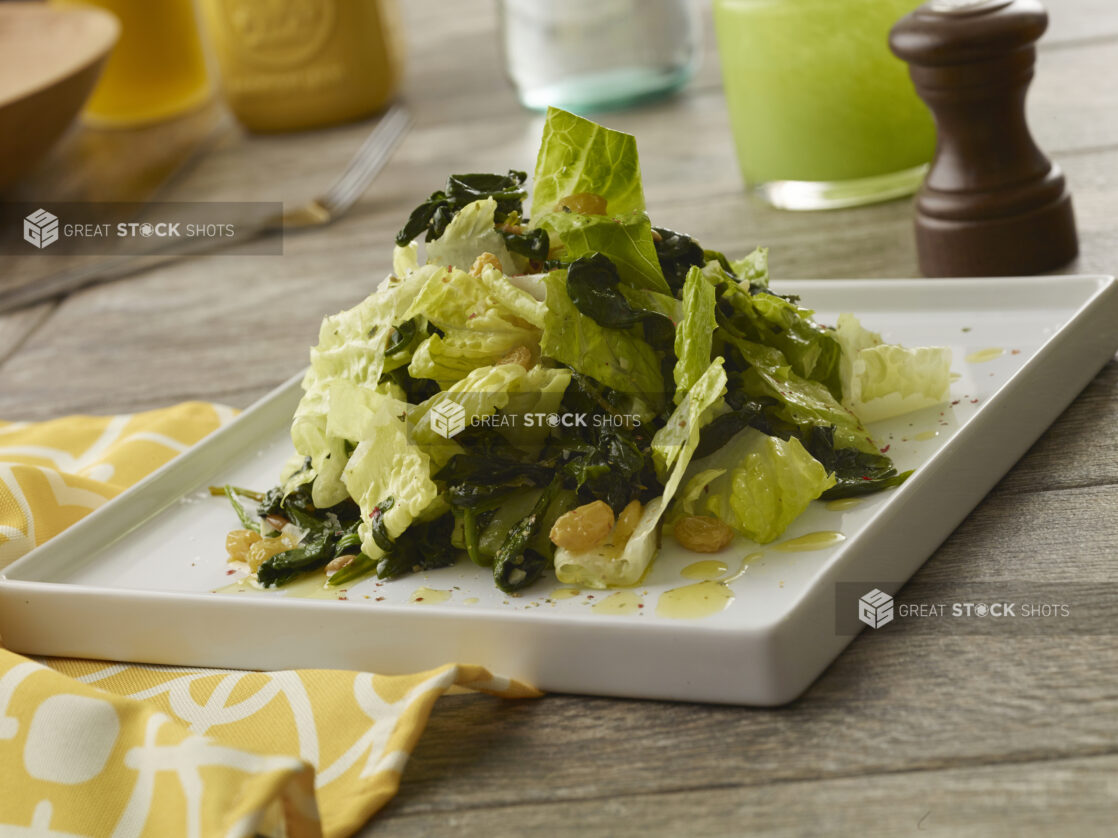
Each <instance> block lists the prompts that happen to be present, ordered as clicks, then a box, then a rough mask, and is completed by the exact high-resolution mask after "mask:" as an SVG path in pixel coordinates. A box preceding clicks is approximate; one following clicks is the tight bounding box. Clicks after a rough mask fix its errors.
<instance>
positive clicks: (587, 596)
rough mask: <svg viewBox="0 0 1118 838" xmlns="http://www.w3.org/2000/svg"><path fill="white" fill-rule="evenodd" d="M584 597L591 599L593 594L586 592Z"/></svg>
mask: <svg viewBox="0 0 1118 838" xmlns="http://www.w3.org/2000/svg"><path fill="white" fill-rule="evenodd" d="M586 598H587V599H593V598H594V595H593V594H587V595H586Z"/></svg>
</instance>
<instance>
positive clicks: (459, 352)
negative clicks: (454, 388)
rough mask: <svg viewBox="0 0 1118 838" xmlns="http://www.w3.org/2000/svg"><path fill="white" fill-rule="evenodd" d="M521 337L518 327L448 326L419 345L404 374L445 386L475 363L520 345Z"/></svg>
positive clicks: (483, 363)
mask: <svg viewBox="0 0 1118 838" xmlns="http://www.w3.org/2000/svg"><path fill="white" fill-rule="evenodd" d="M524 340H525V339H524V336H523V334H522V333H521V332H520V331H519V330H503V331H499V332H478V331H473V330H470V329H448V330H447V331H446V332H445V333H444V334H442V335H439V334H433V335H431V336H430V337H428V338H426V339H425V340H424V341H423V342H422V343H421V344H420V345H419V347H418V348H417V349H416V350H415V354H414V355H413V356H412V359H411V363H410V364H408V374H409V375H411V377H412V378H433V379H434V380H435V381H437V382H438V383H439V385H440V386H445V387H449V386H450V385H451V384H453V383H454V382H455V381H459V380H461V379H463V378H465V377H466V376H467V375H469V374H470V373H471V372H472V371H473V370H475V369H477V368H478V367H488V366H492V365H493V364H495V363H497V361H499V360H500V359H501V358H502V357H503V356H505V355H507V354H508V353H509V352H511V351H512V350H514V349H516V348H517V347H518V346H524V345H525V343H524Z"/></svg>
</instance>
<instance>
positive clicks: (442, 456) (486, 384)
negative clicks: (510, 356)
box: [410, 364, 570, 471]
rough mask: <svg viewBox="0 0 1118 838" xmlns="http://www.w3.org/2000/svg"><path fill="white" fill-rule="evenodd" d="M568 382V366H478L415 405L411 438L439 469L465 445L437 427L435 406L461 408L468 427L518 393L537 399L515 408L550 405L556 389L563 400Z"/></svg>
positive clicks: (509, 400) (520, 403)
mask: <svg viewBox="0 0 1118 838" xmlns="http://www.w3.org/2000/svg"><path fill="white" fill-rule="evenodd" d="M569 381H570V370H565V369H555V368H548V367H541V366H538V365H537V366H534V367H532V369H530V370H526V369H524V367H522V366H520V364H500V365H498V366H491V367H479V368H478V369H475V370H473V371H472V372H471V373H470V374H469V375H467V376H466V377H465V378H463V379H462V380H461V381H458V382H455V383H454V384H453V385H452V386H450V387H448V388H447V389H446V390H443V391H442V392H440V393H436V394H435V395H434V396H432V397H431V398H429V399H427V400H426V401H425V402H423V404H421V405H418V406H417V407H416V408H414V410H413V412H412V415H411V417H410V418H411V421H412V422H413V423H414V427H413V430H412V441H413V442H414V443H415V444H417V445H419V446H420V447H422V448H423V450H424V451H426V452H427V453H428V454H429V455H430V457H431V461H432V464H433V468H434V470H435V471H438V469H439V468H441V467H442V466H444V465H446V463H447V462H448V461H449V460H450V458H451V457H453V456H454V455H455V454H459V453H462V447H461V446H460V445H458V443H456V442H455V441H454V439H453V436H454V435H453V434H452V435H451V437H450V438H448V437H446V436H445V435H443V434H441V433H439V431H437V430H436V429H435V422H434V420H435V418H436V417H437V416H438V412H434V411H436V409H438V410H439V411H440V412H441V411H442V410H444V409H445V408H446V406H447V405H448V404H449V405H453V406H456V407H458V408H461V420H462V424H463V426H464V427H466V428H468V427H470V425H471V424H472V423H473V422H474V420H475V418H476V417H479V416H491V415H493V414H494V413H496V412H497V411H498V410H502V409H504V408H506V407H508V406H509V405H510V402H511V401H512V399H513V397H514V396H516V394H519V393H524V394H531V395H532V396H533V397H535V398H533V399H528V400H527V401H526V402H516V403H514V404H513V408H514V409H515V408H518V407H520V408H522V409H529V408H532V409H533V410H535V409H536V408H534V407H533V405H535V404H539V403H544V404H550V402H551V399H552V398H554V394H555V393H556V392H557V391H558V393H559V396H558V398H559V399H561V398H562V391H563V390H565V389H566V386H567V384H568V383H569ZM557 401H558V400H556V403H557ZM539 409H543V408H539ZM452 412H454V413H457V411H452Z"/></svg>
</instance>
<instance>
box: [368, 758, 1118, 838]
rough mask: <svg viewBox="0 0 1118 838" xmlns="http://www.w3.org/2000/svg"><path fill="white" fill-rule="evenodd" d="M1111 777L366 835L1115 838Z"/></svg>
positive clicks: (1097, 770) (989, 781)
mask: <svg viewBox="0 0 1118 838" xmlns="http://www.w3.org/2000/svg"><path fill="white" fill-rule="evenodd" d="M665 768H666V770H672V769H671V768H668V767H667V766H665ZM1116 774H1118V756H1115V755H1113V754H1107V755H1103V756H1099V757H1094V758H1090V757H1088V758H1080V759H1060V760H1043V761H1038V762H1023V763H1020V764H1016V765H1011V766H1002V765H988V766H976V767H966V768H951V769H942V770H934V771H915V772H908V771H905V772H899V773H895V774H883V775H876V776H872V777H862V776H859V777H850V778H843V779H837V780H825V781H807V782H782V783H773V784H768V785H763V786H749V785H745V786H742V785H738V784H735V783H734V781H733V775H732V774H727V775H723V776H722V777H721V778H720V780H721V781H720V782H719V783H717V784H712V785H711V787H708V788H703V789H678V790H671V791H665V792H657V793H654V794H634V795H627V796H613V797H608V798H602V799H598V800H596V801H594V802H595V803H596V804H597V805H587V804H586V803H582V802H580V803H572V802H570V801H547V802H542V801H541V802H532V801H525V802H522V803H512V804H508V805H506V806H501V807H484V808H471V809H460V810H456V811H453V812H435V813H422V814H406V815H405V814H398V813H397V810H396V809H395V808H393V806H392V805H390V807H389V809H388V810H387V811H386V812H384V813H383V814H381V815H380V816H379V817H378V818H377V820H376V827H375V830H370V832H369V833H368V834H369V835H377V836H384V837H385V838H390V836H404V835H441V834H462V835H486V836H493V837H494V838H498V837H499V836H522V835H529V834H543V835H548V836H585V835H610V836H613V837H614V838H629V836H632V838H644V836H648V835H689V836H691V835H694V836H740V835H773V836H814V835H859V836H888V838H894V836H897V835H908V834H919V835H928V836H952V838H958V836H964V838H965V837H966V836H975V838H979V836H980V837H981V838H1000V836H1006V838H1030V836H1037V837H1038V838H1039V837H1040V836H1043V838H1048V837H1049V836H1054V835H1076V836H1083V838H1096V836H1097V838H1103V836H1111V835H1113V834H1114V823H1113V820H1114V814H1115V797H1116V796H1118V788H1116V785H1115V776H1116Z"/></svg>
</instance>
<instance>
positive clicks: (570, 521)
mask: <svg viewBox="0 0 1118 838" xmlns="http://www.w3.org/2000/svg"><path fill="white" fill-rule="evenodd" d="M612 529H613V510H612V509H610V507H609V504H608V503H606V502H605V501H600V500H596V501H594V502H593V503H585V504H583V505H582V506H578V507H575V508H574V509H572V510H571V511H570V512H565V513H563V514H562V515H560V516H559V518H558V519H557V520H556V521H555V525H554V526H553V527H552V528H551V541H552V543H553V544H555V546H557V547H565V548H567V549H568V550H572V551H574V552H576V553H581V552H582V551H583V550H589V549H590V548H591V547H596V546H597V545H599V544H601V543H602V542H603V541H605V539H606V536H608V535H609V533H610V530H612Z"/></svg>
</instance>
